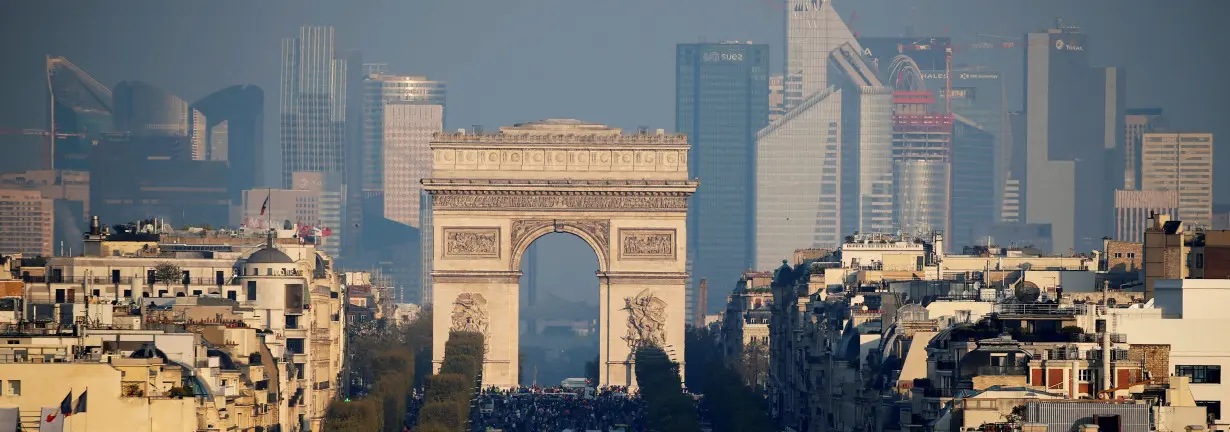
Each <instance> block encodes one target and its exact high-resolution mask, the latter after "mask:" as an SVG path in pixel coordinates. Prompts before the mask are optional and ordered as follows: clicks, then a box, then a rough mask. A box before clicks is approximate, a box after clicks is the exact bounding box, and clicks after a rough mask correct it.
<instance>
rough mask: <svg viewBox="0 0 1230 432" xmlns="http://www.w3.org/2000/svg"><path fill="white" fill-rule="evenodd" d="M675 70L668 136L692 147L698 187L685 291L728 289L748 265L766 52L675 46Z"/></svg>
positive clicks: (748, 47) (735, 45)
mask: <svg viewBox="0 0 1230 432" xmlns="http://www.w3.org/2000/svg"><path fill="white" fill-rule="evenodd" d="M675 65H676V69H675V129H676V131H677V132H679V133H684V134H687V135H688V139H689V141H690V142H691V144H692V152H691V155H690V157H689V166H688V171H689V173H690V175H691V176H692V177H693V178H700V179H702V181H703V182H704V186H702V187H701V188H700V189H698V190H697V192H696V194H695V195H693V197H692V203H691V205H690V206H689V207H688V211H689V213H690V214H689V215H688V236H689V237H690V238H689V239H688V247H689V249H690V250H689V251H688V258H689V259H690V260H691V261H692V262H693V265H694V267H693V273H692V281H693V283H692V285H696V284H698V283H699V281H700V280H701V279H708V280H712V281H728V282H731V283H733V281H735V280H738V278H739V275H740V274H742V272H743V271H744V270H747V269H749V268H751V266H752V256H753V247H754V244H755V243H754V235H755V232H754V229H755V228H754V220H755V219H754V218H755V208H754V207H755V202H756V201H755V192H756V179H755V175H756V165H755V164H756V133H757V132H758V131H759V130H760V129H761V128H764V127H765V126H766V125H768V123H769V46H768V45H764V44H751V43H742V42H723V43H712V44H708V43H701V44H679V45H678V46H677V48H676V64H675ZM718 286H722V285H720V284H719V285H718ZM695 288H696V287H695V286H690V287H689V294H691V293H694V292H695ZM689 297H691V296H689ZM714 299H715V300H721V296H714ZM689 304H692V302H689ZM687 316H689V317H690V316H692V314H691V313H689V314H688V315H687Z"/></svg>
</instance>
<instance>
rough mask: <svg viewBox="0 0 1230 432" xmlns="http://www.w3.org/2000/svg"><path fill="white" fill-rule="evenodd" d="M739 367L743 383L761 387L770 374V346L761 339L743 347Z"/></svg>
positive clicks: (757, 387)
mask: <svg viewBox="0 0 1230 432" xmlns="http://www.w3.org/2000/svg"><path fill="white" fill-rule="evenodd" d="M738 367H739V374H740V375H742V376H743V384H744V385H746V386H748V387H752V388H756V389H759V388H760V386H761V385H762V384H763V383H764V381H765V377H766V376H767V375H768V374H769V347H768V346H766V345H765V344H764V343H762V342H759V341H756V342H752V343H750V344H748V345H747V346H746V347H744V348H743V356H742V358H741V359H739V363H738Z"/></svg>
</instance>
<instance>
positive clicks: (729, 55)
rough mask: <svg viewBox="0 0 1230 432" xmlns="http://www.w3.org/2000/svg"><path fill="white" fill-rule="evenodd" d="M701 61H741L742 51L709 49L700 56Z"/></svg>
mask: <svg viewBox="0 0 1230 432" xmlns="http://www.w3.org/2000/svg"><path fill="white" fill-rule="evenodd" d="M701 61H703V62H705V63H716V62H740V61H743V52H740V51H735V52H730V51H709V52H706V53H705V54H704V55H702V56H701Z"/></svg>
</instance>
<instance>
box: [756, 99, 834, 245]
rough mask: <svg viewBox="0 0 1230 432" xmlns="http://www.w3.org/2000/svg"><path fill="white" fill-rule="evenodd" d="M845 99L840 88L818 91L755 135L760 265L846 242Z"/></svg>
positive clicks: (757, 231) (757, 238) (757, 234)
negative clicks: (843, 193)
mask: <svg viewBox="0 0 1230 432" xmlns="http://www.w3.org/2000/svg"><path fill="white" fill-rule="evenodd" d="M841 99H842V92H841V90H837V89H835V88H829V89H827V90H825V91H822V92H820V93H816V94H813V95H812V96H811V97H809V98H807V99H806V100H804V101H803V103H801V104H799V105H796V106H795V107H794V108H793V109H791V110H789V111H787V112H786V115H784V116H782V118H781V119H778V120H777V121H775V122H773V123H772V124H770V125H769V126H768V127H766V128H764V129H761V130H760V132H759V133H757V135H756V147H757V149H756V238H755V239H756V255H755V259H756V261H755V264H756V268H758V269H767V268H774V267H775V266H779V265H781V260H783V259H788V258H789V257H791V256H792V255H793V254H794V251H795V249H800V248H809V247H824V248H836V247H837V246H838V245H840V244H841V241H842V237H843V235H844V234H843V233H842V232H841V216H840V214H841V207H842V196H841V186H842V184H841V178H842V169H843V168H842V166H841V152H842V146H843V144H842V141H841V136H842V132H841V128H842V124H841V107H842V103H841ZM845 234H849V233H845Z"/></svg>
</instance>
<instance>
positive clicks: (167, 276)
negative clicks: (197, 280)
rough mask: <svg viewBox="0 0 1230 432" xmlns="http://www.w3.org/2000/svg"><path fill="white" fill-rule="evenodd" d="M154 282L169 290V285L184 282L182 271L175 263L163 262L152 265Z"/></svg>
mask: <svg viewBox="0 0 1230 432" xmlns="http://www.w3.org/2000/svg"><path fill="white" fill-rule="evenodd" d="M154 280H155V281H158V282H160V283H162V286H164V287H166V288H167V290H170V289H171V284H173V283H176V282H180V281H183V280H184V270H183V269H181V268H179V266H177V265H175V263H172V262H169V261H163V262H160V263H157V264H154Z"/></svg>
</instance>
